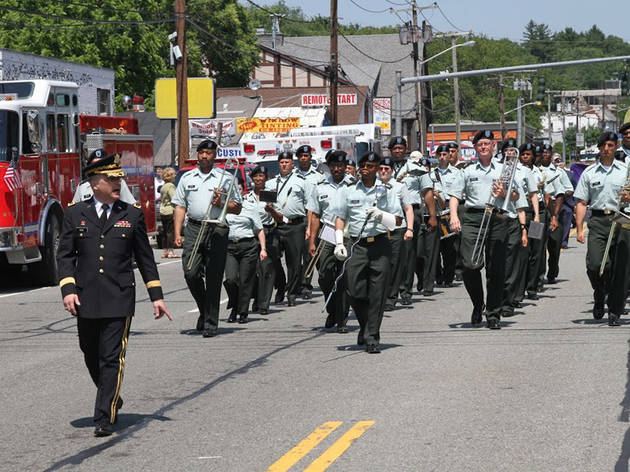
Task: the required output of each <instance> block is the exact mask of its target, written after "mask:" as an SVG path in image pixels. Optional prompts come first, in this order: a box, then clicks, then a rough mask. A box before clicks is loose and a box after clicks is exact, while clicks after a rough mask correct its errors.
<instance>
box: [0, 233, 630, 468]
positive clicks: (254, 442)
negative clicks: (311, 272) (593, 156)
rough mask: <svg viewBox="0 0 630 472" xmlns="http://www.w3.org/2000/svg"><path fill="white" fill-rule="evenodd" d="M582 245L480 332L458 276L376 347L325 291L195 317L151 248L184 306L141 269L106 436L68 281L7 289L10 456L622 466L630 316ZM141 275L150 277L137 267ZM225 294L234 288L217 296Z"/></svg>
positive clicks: (4, 345)
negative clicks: (327, 304) (212, 323)
mask: <svg viewBox="0 0 630 472" xmlns="http://www.w3.org/2000/svg"><path fill="white" fill-rule="evenodd" d="M585 250H586V249H585V247H584V246H579V245H577V243H576V242H575V240H574V239H572V240H571V243H570V247H569V249H568V250H566V251H563V253H562V256H561V270H560V276H559V280H558V282H559V283H558V284H556V285H551V286H547V289H546V290H545V292H544V293H543V294H542V296H541V299H540V300H539V301H537V302H531V303H529V304H528V305H527V306H526V307H524V308H523V309H522V310H518V311H517V315H516V316H514V317H512V318H509V319H505V320H504V323H503V325H504V327H503V329H501V330H500V331H490V330H488V329H487V328H485V327H472V326H471V325H470V314H471V311H472V307H471V305H470V302H469V300H468V297H467V295H466V293H465V290H464V288H463V287H462V286H461V285H459V286H457V287H453V288H440V289H437V293H436V295H435V296H433V297H428V298H427V297H422V296H420V295H419V294H416V295H415V297H414V304H413V305H412V306H411V307H399V308H398V309H396V310H395V311H393V312H388V313H386V314H385V319H384V321H383V326H382V332H381V341H382V347H383V352H382V353H381V354H379V355H369V354H366V353H365V352H364V351H363V350H362V349H361V348H358V347H357V346H356V336H357V322H356V320H355V319H354V318H352V319H351V320H350V322H349V327H350V329H351V331H350V333H348V334H337V333H336V332H327V331H326V330H324V329H323V328H322V327H323V323H324V319H325V316H324V314H322V313H321V309H322V306H323V297H322V296H321V293H320V292H317V291H316V295H317V296H316V297H315V298H314V299H312V300H308V301H306V300H305V301H301V302H300V303H299V304H298V306H297V307H294V308H288V307H286V305H279V306H273V307H272V308H273V309H272V310H271V312H270V314H269V315H267V316H261V315H259V314H257V313H252V314H250V322H249V323H248V324H245V325H239V324H235V325H232V324H227V323H225V322H224V320H225V318H226V317H227V310H226V309H225V303H223V304H222V315H221V319H222V322H221V324H220V327H219V336H217V337H216V338H209V339H204V338H202V337H201V335H200V333H198V332H196V331H194V330H193V328H194V326H195V321H196V319H197V316H198V313H196V312H195V304H194V301H193V300H192V298H191V296H190V293H189V292H188V290H187V288H186V284H185V282H184V278H183V275H182V268H181V261H180V260H170V259H169V260H165V261H163V260H161V259H160V254H161V251H157V250H156V251H155V255H156V260H159V261H160V265H159V269H160V275H161V278H162V283H163V286H164V290H165V295H166V303H167V306H168V308H169V310H170V312H171V314H172V315H173V317H174V321H173V322H169V321H168V320H164V319H162V320H158V321H155V320H153V318H152V309H151V304H150V302H149V301H148V297H147V293H146V290H145V289H144V288H143V287H142V284H141V281H140V280H138V282H139V283H138V284H137V285H138V287H139V288H138V294H137V298H138V305H137V309H136V316H135V318H134V320H133V323H132V326H131V336H130V340H129V346H128V349H127V358H126V363H125V365H126V369H125V379H124V383H123V388H122V397H123V398H124V402H125V403H124V407H123V408H122V410H121V411H120V415H119V422H118V424H117V425H116V428H115V429H116V431H115V433H114V435H113V436H111V437H109V438H95V437H93V425H92V422H91V416H92V410H93V400H94V393H95V389H94V386H93V384H92V382H91V380H90V378H89V375H88V373H87V370H86V368H85V366H84V364H83V359H82V355H81V352H80V350H79V346H78V337H77V330H76V321H75V320H74V319H72V318H70V317H69V316H68V315H67V314H66V312H64V310H63V307H62V304H61V297H60V293H59V289H58V288H56V287H48V288H33V287H30V286H29V285H28V280H27V278H26V277H22V278H19V277H18V278H16V279H14V280H12V281H10V283H8V282H5V286H4V287H2V288H0V307H1V308H0V318H1V320H2V324H1V325H0V326H1V328H0V356H1V358H2V367H1V368H0V377H1V379H2V384H1V385H2V387H1V388H2V402H0V418H2V421H1V422H0V438H2V440H1V441H0V459H1V462H0V469H1V470H7V471H9V470H10V471H18V470H19V471H24V470H29V471H30V470H37V471H39V470H80V471H103V470H151V471H220V472H231V471H237V472H249V471H273V472H280V471H287V470H290V471H292V472H293V471H309V472H316V471H323V470H329V471H343V472H353V471H357V472H363V471H373V470H374V471H376V470H378V471H455V470H457V471H497V470H506V471H507V470H509V471H569V470H570V471H576V470H579V471H607V470H611V471H612V470H614V471H627V470H628V460H629V458H630V423H629V421H630V382H629V375H628V374H629V368H630V345H629V340H630V321H628V319H627V318H626V319H624V318H622V320H621V322H622V326H621V327H618V328H610V327H608V326H607V324H606V323H605V320H604V321H603V322H599V321H595V320H593V319H592V316H591V314H590V309H591V307H592V301H591V298H592V297H591V290H590V287H589V284H588V280H587V278H586V273H585V268H584V258H585ZM137 277H138V279H139V275H138V276H137ZM223 298H225V295H224V296H223Z"/></svg>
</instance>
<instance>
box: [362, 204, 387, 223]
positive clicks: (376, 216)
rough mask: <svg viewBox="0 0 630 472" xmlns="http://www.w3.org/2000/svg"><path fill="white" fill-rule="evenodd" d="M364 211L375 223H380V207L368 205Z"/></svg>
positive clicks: (381, 213) (381, 217) (381, 211)
mask: <svg viewBox="0 0 630 472" xmlns="http://www.w3.org/2000/svg"><path fill="white" fill-rule="evenodd" d="M365 213H366V214H367V217H368V218H372V219H373V220H374V221H376V222H377V223H380V222H381V220H382V219H383V210H381V209H380V208H377V207H375V206H371V207H369V208H368V209H367V210H366V211H365Z"/></svg>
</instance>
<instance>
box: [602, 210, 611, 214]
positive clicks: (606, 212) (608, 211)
mask: <svg viewBox="0 0 630 472" xmlns="http://www.w3.org/2000/svg"><path fill="white" fill-rule="evenodd" d="M610 214H612V210H604V215H610Z"/></svg>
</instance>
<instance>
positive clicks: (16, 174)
mask: <svg viewBox="0 0 630 472" xmlns="http://www.w3.org/2000/svg"><path fill="white" fill-rule="evenodd" d="M4 183H5V184H7V187H8V188H9V190H10V191H11V192H14V191H15V189H16V188H22V180H20V171H19V170H18V169H16V168H15V164H13V163H12V164H11V165H10V166H9V167H8V168H7V171H6V173H5V174H4Z"/></svg>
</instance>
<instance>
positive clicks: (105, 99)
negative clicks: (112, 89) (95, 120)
mask: <svg viewBox="0 0 630 472" xmlns="http://www.w3.org/2000/svg"><path fill="white" fill-rule="evenodd" d="M109 97H110V95H109V90H107V89H99V88H97V89H96V100H97V101H98V110H97V111H98V114H99V115H111V109H110V107H109V102H110V98H109Z"/></svg>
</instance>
